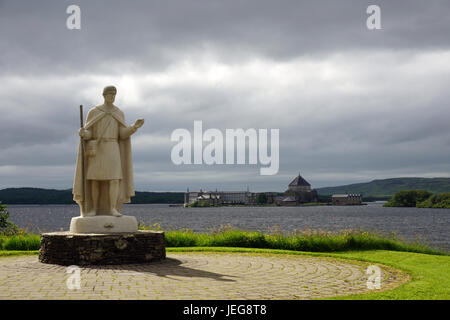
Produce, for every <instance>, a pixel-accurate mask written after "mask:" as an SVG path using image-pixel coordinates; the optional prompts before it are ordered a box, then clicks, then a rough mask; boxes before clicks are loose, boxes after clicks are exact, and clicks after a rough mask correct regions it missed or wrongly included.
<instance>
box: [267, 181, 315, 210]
mask: <svg viewBox="0 0 450 320" xmlns="http://www.w3.org/2000/svg"><path fill="white" fill-rule="evenodd" d="M317 201H318V196H317V191H316V190H315V189H311V184H309V182H308V181H306V180H305V179H304V178H303V177H302V176H301V175H300V173H299V174H298V176H297V177H295V179H294V180H292V181H291V183H289V185H288V189H287V190H286V191H285V192H284V195H283V196H279V197H277V198H276V201H275V203H276V205H278V206H294V205H295V206H297V205H300V204H302V203H307V202H317Z"/></svg>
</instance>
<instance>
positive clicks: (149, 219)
mask: <svg viewBox="0 0 450 320" xmlns="http://www.w3.org/2000/svg"><path fill="white" fill-rule="evenodd" d="M8 210H9V212H10V215H11V221H13V222H14V223H16V224H17V225H19V226H20V227H23V228H28V229H32V230H34V231H41V232H47V231H58V230H60V229H61V228H62V229H64V230H67V229H68V228H69V224H70V219H71V218H72V217H76V216H78V215H79V210H78V206H76V205H9V206H8ZM123 213H124V214H126V215H134V216H135V217H136V218H137V219H138V221H142V222H146V223H152V224H153V223H156V222H158V223H160V224H161V226H162V227H163V228H177V229H178V228H189V229H192V230H194V231H208V229H210V228H213V227H217V226H219V225H228V224H229V225H232V226H233V227H238V228H242V229H246V230H262V231H266V230H267V229H268V228H269V227H274V226H279V227H281V228H282V229H283V230H295V229H297V230H302V229H307V228H309V229H322V230H327V231H340V230H343V229H364V230H373V231H378V232H382V233H391V232H395V233H396V234H398V235H399V236H401V237H403V238H406V239H409V240H416V239H417V238H420V239H422V240H424V241H426V242H427V243H429V244H431V245H433V246H435V247H440V248H446V249H450V232H449V231H450V230H449V229H450V209H420V208H383V207H382V204H380V203H370V204H369V205H367V206H344V207H338V206H316V207H218V208H183V207H169V206H168V205H150V204H141V205H135V204H130V205H125V206H124V212H123Z"/></svg>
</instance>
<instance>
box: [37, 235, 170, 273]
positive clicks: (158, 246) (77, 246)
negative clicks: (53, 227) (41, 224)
mask: <svg viewBox="0 0 450 320" xmlns="http://www.w3.org/2000/svg"><path fill="white" fill-rule="evenodd" d="M165 257H166V246H165V239H164V232H163V231H146V230H145V231H137V232H132V233H115V234H114V233H111V234H80V233H70V232H51V233H43V234H42V236H41V248H40V250H39V261H40V262H43V263H52V264H59V265H65V266H68V265H78V266H83V265H108V264H131V263H145V262H150V261H158V260H162V259H165Z"/></svg>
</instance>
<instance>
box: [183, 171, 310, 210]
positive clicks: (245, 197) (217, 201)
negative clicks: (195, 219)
mask: <svg viewBox="0 0 450 320" xmlns="http://www.w3.org/2000/svg"><path fill="white" fill-rule="evenodd" d="M261 198H262V199H264V200H263V201H261ZM196 201H197V203H198V204H199V205H200V206H214V205H257V204H276V205H277V206H298V205H300V204H302V203H307V202H317V201H318V196H317V191H316V190H314V189H311V185H310V184H309V182H308V181H306V180H305V179H304V178H303V177H302V176H301V175H300V174H299V175H298V176H297V177H295V179H294V180H292V181H291V183H289V185H288V189H287V190H286V191H285V192H284V193H278V192H250V190H249V189H248V188H247V191H217V189H216V191H203V190H202V189H200V191H195V192H190V191H189V188H188V189H187V192H186V193H185V194H184V205H185V206H189V205H192V204H194V203H195V202H196Z"/></svg>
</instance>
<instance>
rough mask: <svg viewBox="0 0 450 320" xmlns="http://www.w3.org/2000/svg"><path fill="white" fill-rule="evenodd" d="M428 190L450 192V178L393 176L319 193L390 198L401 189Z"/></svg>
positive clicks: (319, 189)
mask: <svg viewBox="0 0 450 320" xmlns="http://www.w3.org/2000/svg"><path fill="white" fill-rule="evenodd" d="M413 189H415V190H428V191H430V192H432V193H443V192H450V178H392V179H382V180H373V181H371V182H365V183H355V184H348V185H344V186H337V187H324V188H317V189H316V190H317V193H318V194H319V195H324V196H325V195H332V194H338V193H360V194H362V195H363V197H364V198H365V199H366V198H380V199H382V198H385V199H386V198H389V197H391V196H393V195H394V194H395V193H396V192H397V191H401V190H413Z"/></svg>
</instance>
